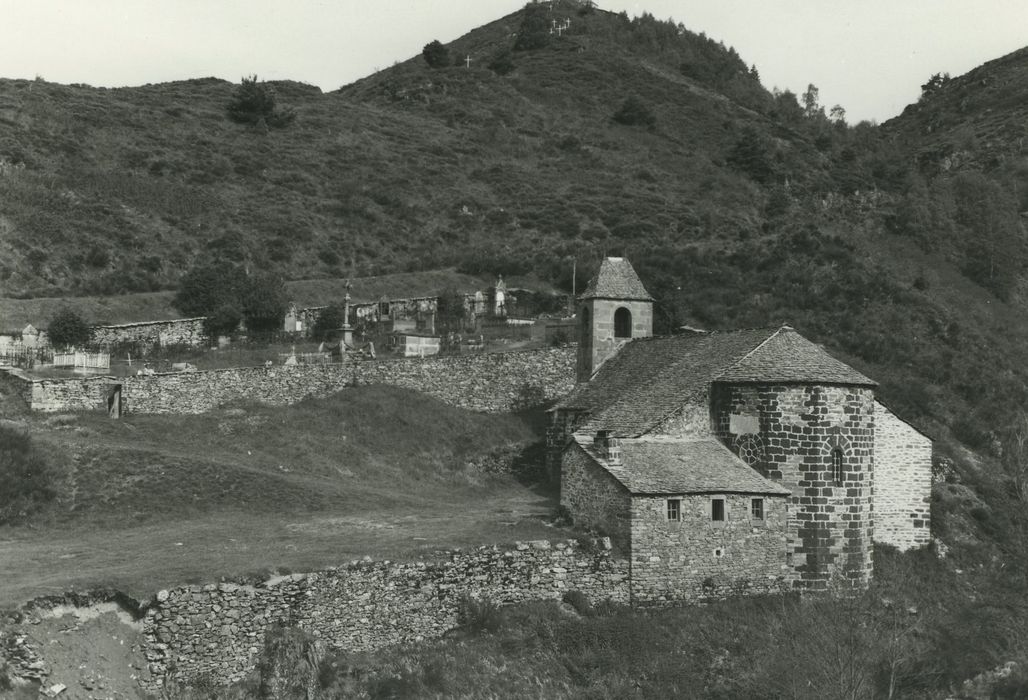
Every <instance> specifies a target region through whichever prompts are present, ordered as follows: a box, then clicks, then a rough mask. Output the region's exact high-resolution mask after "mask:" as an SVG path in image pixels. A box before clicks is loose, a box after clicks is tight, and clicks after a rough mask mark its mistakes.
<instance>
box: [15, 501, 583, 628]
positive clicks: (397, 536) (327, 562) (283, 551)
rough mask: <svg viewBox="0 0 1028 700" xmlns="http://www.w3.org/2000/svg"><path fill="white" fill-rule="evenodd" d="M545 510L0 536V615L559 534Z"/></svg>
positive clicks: (226, 520)
mask: <svg viewBox="0 0 1028 700" xmlns="http://www.w3.org/2000/svg"><path fill="white" fill-rule="evenodd" d="M554 505H555V504H554V503H553V501H552V499H550V498H547V497H543V496H536V495H535V494H532V493H531V492H529V491H527V490H521V491H519V492H517V493H508V494H504V495H493V496H490V497H485V498H483V499H482V500H481V501H480V502H479V503H477V504H475V505H474V506H473V507H465V506H462V507H461V508H460V509H456V508H451V509H449V510H448V511H446V512H440V511H438V510H433V509H430V508H417V507H410V508H406V509H403V510H393V511H382V510H376V511H374V512H369V513H360V512H353V511H352V510H349V509H348V510H347V512H331V511H329V512H318V513H308V514H289V515H276V516H269V515H254V514H247V513H238V512H224V513H220V514H217V515H213V516H205V517H199V518H196V519H192V520H185V521H176V522H164V523H150V524H145V525H138V526H135V527H128V528H125V529H122V530H117V531H111V530H109V529H106V528H98V527H94V528H92V529H91V528H89V527H82V528H79V529H75V530H72V529H67V528H60V529H46V530H19V529H12V528H6V529H0V562H3V565H2V567H0V608H3V607H18V606H20V605H21V604H23V603H25V602H27V601H28V600H30V599H32V598H36V597H39V596H44V595H59V594H62V593H65V592H67V591H87V590H91V589H97V588H104V587H107V588H113V589H116V590H119V591H122V592H124V593H126V594H128V595H130V596H132V597H135V598H137V599H145V598H148V597H149V596H150V595H153V593H154V592H156V591H157V590H160V589H161V588H168V587H171V586H175V585H181V584H183V583H199V582H208V581H217V580H219V579H220V578H221V577H223V576H228V577H236V576H240V575H261V574H266V573H267V572H270V571H274V570H281V569H283V568H285V569H288V570H290V571H312V570H316V569H319V568H324V567H326V566H331V565H334V564H338V563H340V562H343V561H348V560H351V559H359V558H361V557H363V556H365V555H370V556H372V557H374V558H376V559H400V558H417V557H419V556H430V555H432V553H434V552H435V551H436V550H440V549H450V548H454V547H470V546H476V545H480V544H490V543H509V542H513V541H514V540H530V539H546V538H553V537H562V536H567V534H566V533H562V532H561V531H559V530H555V529H554V528H552V527H548V526H547V525H546V523H545V518H546V516H548V515H549V514H550V513H551V512H552V509H553V507H554Z"/></svg>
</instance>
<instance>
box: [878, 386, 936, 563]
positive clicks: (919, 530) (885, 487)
mask: <svg viewBox="0 0 1028 700" xmlns="http://www.w3.org/2000/svg"><path fill="white" fill-rule="evenodd" d="M931 501H932V441H931V440H930V439H928V438H927V437H925V436H924V435H922V434H921V433H919V432H917V430H915V429H914V428H912V427H911V426H909V425H907V424H906V423H904V422H903V421H901V420H900V419H899V418H897V417H896V416H895V414H893V413H892V411H890V410H889V409H888V408H886V407H885V406H883V405H882V404H880V403H878V402H877V401H876V402H875V513H874V519H875V542H884V543H885V544H890V545H893V546H894V547H897V548H899V549H900V551H905V550H908V549H913V548H916V547H924V546H927V545H928V543H929V541H930V540H931Z"/></svg>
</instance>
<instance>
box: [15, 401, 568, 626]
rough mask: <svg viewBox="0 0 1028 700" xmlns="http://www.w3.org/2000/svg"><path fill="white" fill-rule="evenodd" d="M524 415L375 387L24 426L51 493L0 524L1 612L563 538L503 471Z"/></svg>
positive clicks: (535, 490)
mask: <svg viewBox="0 0 1028 700" xmlns="http://www.w3.org/2000/svg"><path fill="white" fill-rule="evenodd" d="M537 420H538V418H537V417H536V418H533V417H531V416H512V415H503V416H490V415H483V414H474V413H469V412H466V411H461V410H458V409H453V408H450V407H448V406H445V405H443V404H440V403H439V402H436V401H434V400H432V399H429V398H426V397H424V396H422V395H419V394H416V393H412V392H408V391H403V390H398V389H394V388H389V387H360V388H354V389H348V390H346V391H345V392H342V393H341V394H338V395H336V396H334V397H331V398H328V399H322V400H308V401H304V402H302V403H301V404H299V405H297V406H294V407H291V408H270V407H264V406H258V405H247V406H232V407H228V408H223V409H220V410H218V411H215V412H213V413H210V414H205V415H202V416H170V417H157V416H127V417H125V418H123V419H122V420H118V421H112V420H109V419H107V418H106V417H104V416H102V415H94V414H79V415H58V416H51V417H48V418H41V417H38V416H31V417H22V418H20V419H19V422H18V423H17V424H19V425H24V426H25V427H26V428H27V429H28V430H29V431H30V433H31V434H32V436H33V439H34V440H35V441H36V442H37V443H38V444H39V446H40V447H41V448H42V449H45V450H46V451H47V453H48V454H49V455H50V459H51V460H53V461H54V463H56V464H57V466H58V472H59V478H58V484H57V485H58V498H57V500H56V501H55V502H54V503H53V504H52V505H51V506H50V507H49V508H47V509H46V510H45V511H43V512H41V513H39V514H37V515H36V516H34V517H33V519H32V520H31V521H30V522H29V523H28V524H25V525H21V526H18V527H10V526H8V527H0V560H2V561H3V562H4V570H5V575H4V576H3V577H0V605H7V606H10V605H15V604H17V603H19V602H24V601H25V600H27V599H30V598H32V597H35V596H39V595H45V594H54V593H59V592H62V591H66V590H69V589H85V588H91V587H95V586H112V587H117V588H119V589H121V590H124V591H126V592H129V593H131V594H133V595H139V596H146V595H149V594H150V593H152V592H153V591H155V590H157V589H159V588H161V587H166V586H171V585H175V584H181V583H184V582H187V581H211V580H217V578H218V577H220V576H228V575H243V574H254V573H257V572H268V571H271V570H275V569H282V568H287V569H290V570H294V571H298V570H309V569H316V568H318V567H324V566H329V565H332V564H334V563H339V562H341V561H347V560H350V559H353V558H360V557H362V556H365V555H371V556H374V557H375V558H383V557H385V558H401V557H403V558H414V557H419V556H429V557H430V556H432V555H433V553H434V552H435V551H436V550H439V549H442V548H447V547H454V546H471V545H476V544H485V543H491V542H498V543H503V542H512V541H515V540H519V539H533V538H544V537H552V536H563V535H564V534H566V533H559V532H556V531H554V529H553V528H552V527H550V526H549V524H548V522H547V520H548V518H549V517H550V516H551V514H552V511H553V509H554V507H555V505H556V502H555V500H554V497H553V494H552V493H551V492H549V491H547V490H546V489H544V488H541V487H539V486H536V485H533V482H532V480H531V479H530V478H525V477H522V478H521V479H520V480H519V479H518V478H515V477H514V476H512V475H510V474H509V473H504V467H503V465H505V464H507V465H509V464H510V462H511V460H512V459H514V458H515V457H516V456H517V455H519V454H520V453H521V452H522V451H523V450H524V449H525V448H526V447H527V446H529V445H531V444H533V443H535V442H536V441H537V440H538V439H539V437H538V434H537V429H538V426H537Z"/></svg>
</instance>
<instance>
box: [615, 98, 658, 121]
mask: <svg viewBox="0 0 1028 700" xmlns="http://www.w3.org/2000/svg"><path fill="white" fill-rule="evenodd" d="M614 121H616V122H617V123H618V124H625V125H627V126H645V127H646V128H648V129H652V128H653V127H654V126H655V125H656V123H657V117H656V116H655V115H654V114H653V112H652V111H650V108H649V107H648V106H646V104H645V103H643V101H642V100H640V99H639V98H638V97H636V96H634V95H632V96H630V97H628V98H627V99H626V100H625V101H624V102H623V103H622V105H621V108H620V109H618V111H616V112H615V113H614Z"/></svg>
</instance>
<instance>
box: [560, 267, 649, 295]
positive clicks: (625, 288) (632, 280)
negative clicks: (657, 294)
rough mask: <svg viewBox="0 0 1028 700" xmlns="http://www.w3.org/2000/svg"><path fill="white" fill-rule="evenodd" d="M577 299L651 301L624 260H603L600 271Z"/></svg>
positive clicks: (631, 268) (637, 277)
mask: <svg viewBox="0 0 1028 700" xmlns="http://www.w3.org/2000/svg"><path fill="white" fill-rule="evenodd" d="M578 298H579V299H630V300H632V301H653V297H651V296H650V293H649V292H647V291H646V287H644V286H643V283H642V281H641V280H640V279H639V275H637V274H635V269H634V268H633V267H632V264H631V263H630V262H628V260H627V259H626V258H604V260H603V262H602V263H600V271H599V272H597V273H596V276H595V277H594V278H592V279H591V280H589V286H587V287H586V288H585V291H584V292H582V294H581V296H579V297H578Z"/></svg>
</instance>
